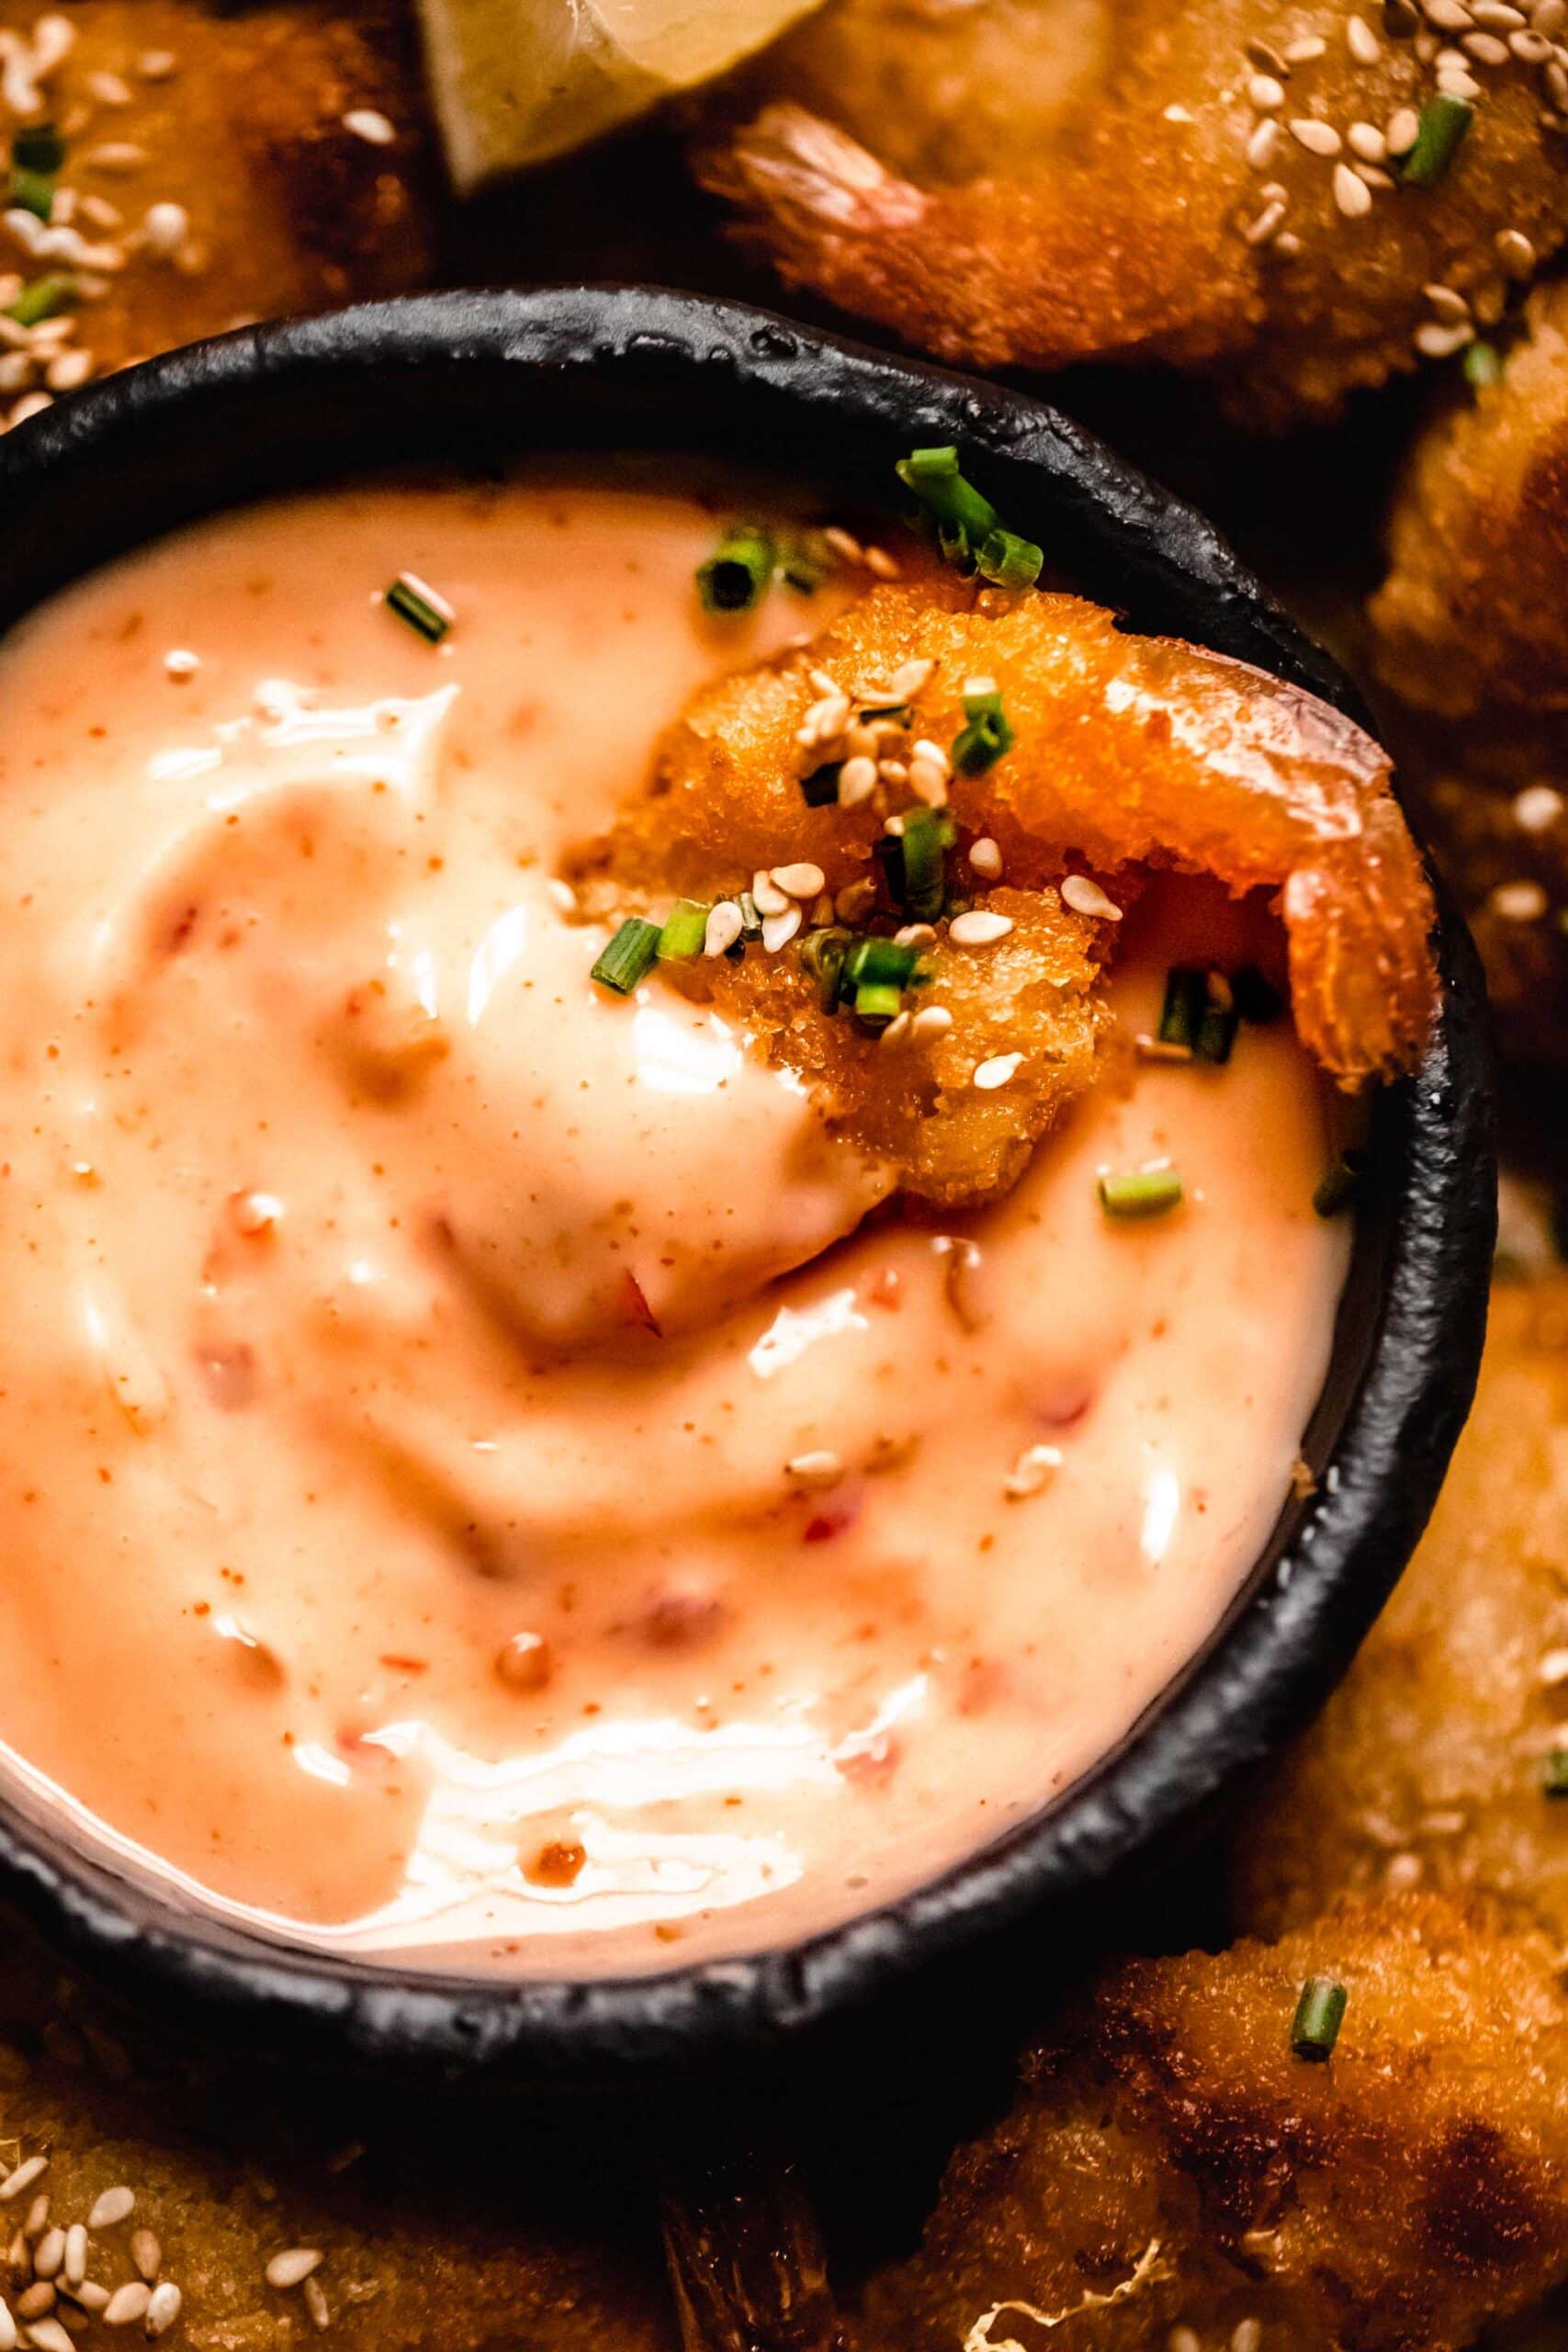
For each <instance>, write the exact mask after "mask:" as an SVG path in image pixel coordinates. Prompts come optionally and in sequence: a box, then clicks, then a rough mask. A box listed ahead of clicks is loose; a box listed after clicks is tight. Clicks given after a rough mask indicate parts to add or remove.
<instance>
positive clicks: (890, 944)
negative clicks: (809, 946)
mask: <svg viewBox="0 0 1568 2352" xmlns="http://www.w3.org/2000/svg"><path fill="white" fill-rule="evenodd" d="M919 955H920V951H919V948H918V947H912V946H910V945H908V944H907V943H906V942H904V941H900V940H897V939H884V938H883V937H882V936H881V935H880V934H876V935H870V934H868V935H867V936H866V937H865V938H863V939H857V940H855V941H854V942H853V944H852V946H851V947H850V949H849V951H848V953H847V954H846V956H845V957H844V978H845V979H846V980H847V981H848V982H849V984H850V986H851V987H852V988H859V987H860V986H861V985H862V984H863V983H865V984H867V985H869V986H871V987H873V988H879V987H880V988H895V989H902V988H907V987H908V984H909V979H910V976H911V975H912V973H913V972H914V968H915V966H916V965H917V964H918V963H919Z"/></svg>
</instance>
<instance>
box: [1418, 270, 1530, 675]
mask: <svg viewBox="0 0 1568 2352" xmlns="http://www.w3.org/2000/svg"><path fill="white" fill-rule="evenodd" d="M1389 556H1390V566H1389V574H1388V578H1387V579H1386V580H1385V581H1384V582H1383V585H1382V588H1381V589H1380V590H1379V591H1378V593H1377V594H1376V595H1375V596H1374V597H1373V599H1372V602H1371V621H1372V628H1373V650H1374V654H1375V658H1376V661H1377V665H1378V669H1379V671H1380V673H1381V674H1382V677H1383V678H1384V680H1385V681H1386V682H1387V684H1389V685H1391V686H1392V687H1393V689H1394V690H1395V692H1396V693H1398V694H1399V695H1402V696H1403V698H1404V700H1405V701H1406V702H1409V703H1413V704H1414V705H1416V707H1417V708H1419V709H1423V710H1433V711H1438V712H1441V713H1442V714H1444V715H1445V716H1447V717H1461V716H1466V715H1468V714H1471V713H1472V712H1476V711H1479V710H1482V709H1484V708H1486V707H1488V706H1492V707H1501V708H1504V709H1516V710H1529V711H1536V712H1539V711H1542V710H1559V711H1560V710H1565V709H1568V599H1564V597H1563V594H1562V582H1563V580H1564V577H1568V285H1563V284H1559V285H1555V286H1550V287H1545V288H1541V289H1540V291H1538V292H1537V293H1536V294H1535V295H1534V296H1532V298H1531V300H1530V302H1529V308H1528V311H1527V312H1526V332H1525V334H1523V336H1522V337H1521V338H1520V340H1519V341H1518V342H1517V344H1515V345H1514V347H1513V349H1512V350H1511V351H1510V352H1509V354H1508V355H1507V357H1506V362H1505V365H1504V369H1503V374H1502V377H1501V379H1500V380H1499V381H1498V382H1496V383H1495V384H1488V385H1483V386H1481V387H1480V388H1479V389H1478V390H1476V391H1474V392H1473V393H1472V394H1470V395H1468V396H1466V397H1464V398H1462V399H1459V400H1456V401H1455V402H1454V404H1453V405H1452V406H1451V407H1450V408H1449V409H1448V410H1447V411H1446V412H1445V413H1444V414H1443V415H1442V416H1441V417H1440V418H1438V420H1437V421H1436V422H1435V423H1434V424H1432V425H1431V426H1430V427H1429V428H1428V430H1427V432H1426V433H1425V434H1423V435H1422V436H1421V437H1420V439H1419V440H1418V441H1417V442H1416V447H1415V451H1414V453H1413V455H1412V457H1411V459H1410V462H1409V465H1408V467H1407V469H1406V471H1405V475H1404V481H1403V483H1402V484H1401V486H1400V490H1399V492H1398V496H1397V499H1396V502H1395V504H1394V507H1393V518H1392V522H1391V526H1390V533H1389Z"/></svg>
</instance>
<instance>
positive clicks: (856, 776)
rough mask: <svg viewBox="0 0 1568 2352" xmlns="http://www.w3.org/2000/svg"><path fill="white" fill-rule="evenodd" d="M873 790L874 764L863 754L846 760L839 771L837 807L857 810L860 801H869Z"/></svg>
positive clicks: (874, 787)
mask: <svg viewBox="0 0 1568 2352" xmlns="http://www.w3.org/2000/svg"><path fill="white" fill-rule="evenodd" d="M875 790H876V762H875V761H874V760H873V759H868V758H867V757H866V755H865V753H864V752H856V754H855V756H854V758H853V759H852V760H846V761H845V762H844V764H843V766H842V767H841V768H840V770H839V806H840V809H858V808H859V807H860V805H861V803H862V801H863V800H869V799H870V797H871V796H872V794H873V793H874V791H875Z"/></svg>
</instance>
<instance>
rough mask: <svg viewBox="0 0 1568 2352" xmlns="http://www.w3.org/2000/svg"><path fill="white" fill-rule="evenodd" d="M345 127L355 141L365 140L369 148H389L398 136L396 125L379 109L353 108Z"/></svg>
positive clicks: (350, 109)
mask: <svg viewBox="0 0 1568 2352" xmlns="http://www.w3.org/2000/svg"><path fill="white" fill-rule="evenodd" d="M343 127H344V130H347V131H351V132H352V133H353V135H354V137H355V139H363V140H364V141H365V143H366V145H367V147H389V146H390V145H391V144H392V142H393V141H394V140H395V139H396V138H397V135H398V128H397V125H396V123H393V122H389V121H388V119H387V118H386V116H385V115H384V114H382V113H381V111H380V109H379V108H378V107H350V108H349V110H348V112H347V114H345V115H344V119H343Z"/></svg>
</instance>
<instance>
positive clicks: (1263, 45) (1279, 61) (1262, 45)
mask: <svg viewBox="0 0 1568 2352" xmlns="http://www.w3.org/2000/svg"><path fill="white" fill-rule="evenodd" d="M1247 63H1248V64H1249V65H1256V66H1257V68H1258V72H1259V73H1260V74H1278V75H1279V76H1280V80H1281V81H1282V82H1283V81H1288V80H1289V78H1290V73H1291V69H1290V67H1289V66H1288V65H1287V64H1286V62H1285V61H1284V59H1283V58H1282V57H1281V56H1280V52H1279V51H1278V50H1277V49H1276V48H1275V47H1274V45H1273V43H1272V42H1271V41H1266V40H1258V39H1256V38H1255V39H1253V40H1249V41H1248V42H1247Z"/></svg>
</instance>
